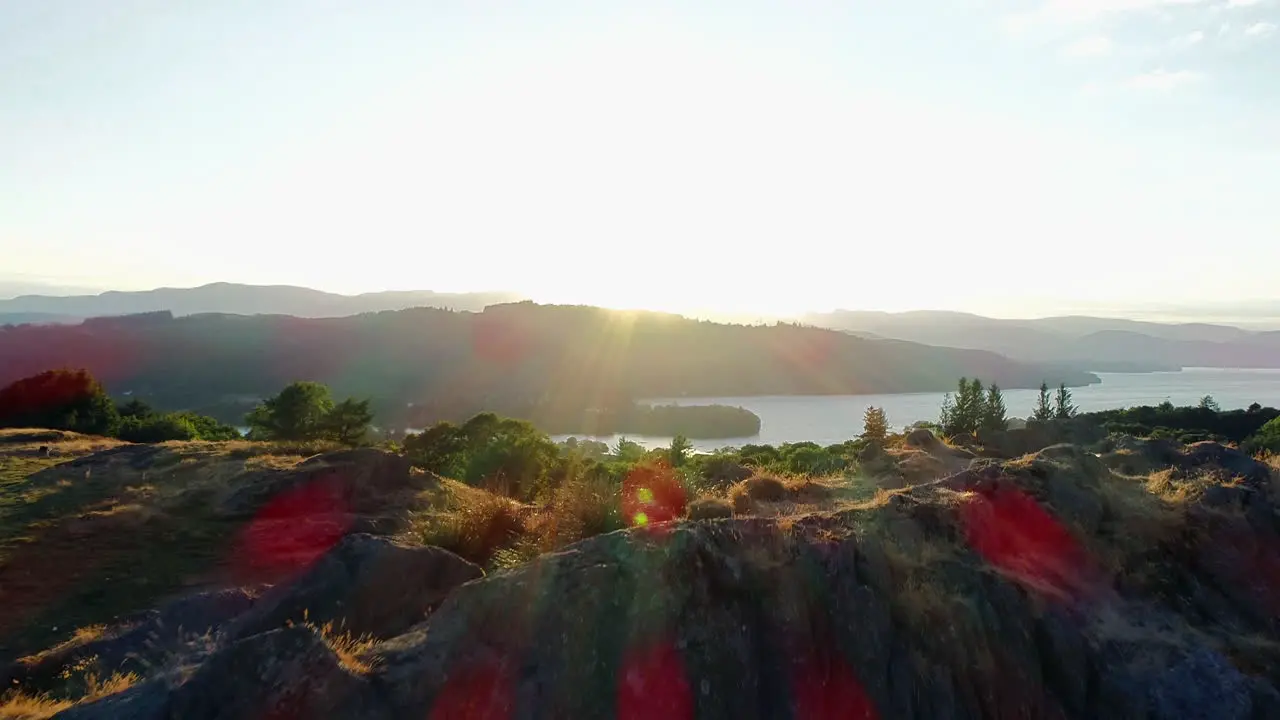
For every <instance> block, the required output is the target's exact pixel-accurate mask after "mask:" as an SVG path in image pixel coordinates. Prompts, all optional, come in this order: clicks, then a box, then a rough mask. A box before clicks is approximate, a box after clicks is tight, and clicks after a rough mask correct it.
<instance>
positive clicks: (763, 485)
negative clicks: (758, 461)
mask: <svg viewBox="0 0 1280 720" xmlns="http://www.w3.org/2000/svg"><path fill="white" fill-rule="evenodd" d="M738 488H741V489H742V491H743V492H745V493H746V495H747V497H749V498H751V499H752V500H755V501H757V502H782V501H783V500H786V499H787V486H786V484H784V483H783V482H782V481H781V480H779V479H778V478H776V477H774V476H772V475H753V476H751V477H749V478H747V479H746V480H743V481H742V482H740V483H738V485H737V486H736V487H735V488H734V489H735V490H736V489H738Z"/></svg>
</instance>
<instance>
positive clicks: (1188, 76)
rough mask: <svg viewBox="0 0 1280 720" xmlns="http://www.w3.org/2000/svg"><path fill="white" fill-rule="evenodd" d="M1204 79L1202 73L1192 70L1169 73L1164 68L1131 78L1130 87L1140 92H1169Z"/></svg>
mask: <svg viewBox="0 0 1280 720" xmlns="http://www.w3.org/2000/svg"><path fill="white" fill-rule="evenodd" d="M1202 79H1204V75H1203V74H1202V73H1198V72H1193V71H1191V70H1175V71H1172V72H1171V71H1169V70H1165V69H1164V68H1160V69H1159V70H1153V71H1152V72H1149V73H1143V74H1141V75H1136V76H1134V77H1133V78H1130V80H1129V85H1130V86H1132V87H1134V88H1135V89H1138V90H1155V91H1169V90H1175V89H1177V88H1180V87H1183V86H1185V85H1190V84H1192V83H1196V82H1199V81H1200V80H1202Z"/></svg>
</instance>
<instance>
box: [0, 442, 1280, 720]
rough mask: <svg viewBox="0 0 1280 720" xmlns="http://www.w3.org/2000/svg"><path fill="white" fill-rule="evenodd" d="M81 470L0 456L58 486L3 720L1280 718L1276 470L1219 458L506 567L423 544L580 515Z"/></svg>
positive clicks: (1060, 471)
mask: <svg viewBox="0 0 1280 720" xmlns="http://www.w3.org/2000/svg"><path fill="white" fill-rule="evenodd" d="M6 442H7V446H6V445H4V443H6ZM36 442H42V443H45V444H46V446H47V447H49V448H51V449H52V452H53V453H56V454H57V455H58V457H56V458H54V459H49V457H48V456H47V455H45V454H38V453H35V451H36V448H35V447H34V444H35V443H36ZM90 444H91V443H90V439H86V438H78V437H56V438H52V439H50V438H45V437H38V436H37V434H33V433H29V434H28V436H25V437H15V436H14V435H13V434H12V433H11V434H9V435H8V436H6V437H4V438H0V462H4V463H6V467H9V468H12V467H13V466H12V462H13V461H15V460H18V461H21V462H24V463H30V462H35V463H37V464H39V465H40V466H41V467H39V468H37V467H30V468H28V469H27V470H18V471H13V470H12V469H11V470H10V471H8V472H6V474H5V475H4V476H3V477H2V479H3V482H2V483H0V499H2V500H3V504H0V508H3V509H4V514H2V515H0V553H2V554H0V579H3V580H4V582H3V584H0V601H3V602H4V603H5V607H6V614H5V616H4V625H3V626H0V646H3V647H5V648H7V649H9V650H10V652H9V653H8V657H9V658H13V657H14V656H16V655H23V654H25V655H26V656H25V657H23V658H21V659H20V660H18V661H16V662H13V663H12V664H6V663H5V662H4V660H5V658H4V657H3V656H4V655H5V653H0V680H2V681H4V685H5V686H6V687H8V688H10V690H9V691H8V692H7V693H5V694H4V695H3V696H0V716H4V717H15V718H32V719H35V718H46V717H49V716H50V715H52V714H53V713H54V712H56V711H59V710H63V711H65V712H64V714H62V715H59V716H58V717H62V718H66V719H67V720H75V719H79V720H86V719H87V720H102V719H106V718H120V717H130V718H137V719H139V720H150V719H153V718H154V719H155V720H160V719H161V718H169V717H182V718H207V719H209V720H224V719H225V720H232V719H233V718H241V717H280V716H286V715H287V716H289V717H345V718H379V719H391V718H424V717H426V718H464V717H475V718H493V717H514V716H515V715H514V714H513V713H514V712H515V711H516V709H517V708H522V709H524V710H526V711H530V712H533V713H537V714H545V715H546V716H549V717H619V718H649V717H664V718H680V719H682V720H691V719H692V718H694V717H699V718H743V717H745V718H806V720H845V719H847V718H974V717H1033V718H1064V719H1065V718H1090V719H1092V718H1133V717H1144V718H1154V719H1159V720H1165V719H1168V720H1174V719H1178V720H1181V719H1182V718H1221V719H1224V720H1253V719H1255V718H1258V719H1260V718H1269V717H1276V716H1277V713H1280V626H1278V625H1277V620H1276V617H1277V616H1276V614H1275V608H1276V607H1277V606H1278V603H1280V582H1277V578H1280V575H1278V574H1277V564H1276V557H1277V549H1280V527H1278V524H1277V521H1276V517H1277V513H1276V502H1277V498H1276V493H1277V489H1276V483H1275V478H1274V476H1273V472H1274V470H1273V469H1272V468H1269V467H1267V466H1266V465H1264V464H1262V463H1259V462H1257V461H1255V460H1253V459H1251V458H1248V457H1247V456H1244V455H1242V454H1240V453H1238V452H1236V451H1233V450H1231V449H1229V448H1224V447H1222V446H1220V445H1217V444H1215V443H1199V444H1196V445H1191V446H1185V447H1184V446H1179V445H1176V444H1172V443H1167V442H1160V441H1147V440H1136V439H1133V438H1112V439H1110V440H1107V441H1105V442H1103V443H1101V444H1097V445H1093V446H1090V447H1087V448H1084V447H1078V446H1074V445H1053V446H1049V447H1042V448H1041V449H1039V450H1037V451H1035V452H1033V453H1031V454H1029V455H1025V456H1020V457H1010V456H1004V455H999V454H996V455H991V454H990V453H988V452H983V453H982V454H983V455H985V457H983V456H980V457H977V458H975V457H974V454H973V453H972V452H970V451H966V450H962V449H958V448H951V447H948V446H945V445H943V444H942V443H940V442H938V441H937V440H935V439H933V438H932V437H931V436H929V435H928V433H915V434H913V435H911V436H908V437H906V438H905V439H903V440H901V441H899V443H898V444H894V445H892V446H890V447H889V448H888V449H887V450H886V451H884V453H883V454H880V455H868V456H867V457H866V459H865V460H864V461H862V462H861V463H860V464H859V465H858V466H857V467H854V468H851V469H850V471H849V472H847V473H844V474H840V475H834V476H828V477H822V478H816V479H813V478H809V479H796V480H789V481H787V482H785V483H779V482H778V481H777V480H774V481H772V482H773V483H775V485H773V486H771V485H770V484H769V483H766V482H763V480H762V478H760V477H753V478H750V479H748V480H744V481H742V482H740V483H738V484H736V485H733V486H731V487H730V488H722V489H720V490H718V491H713V492H715V493H717V494H716V495H712V496H709V497H707V498H705V499H704V500H703V501H700V503H704V504H705V503H716V502H718V503H722V505H723V508H724V509H723V512H717V513H715V514H714V515H713V514H707V513H706V512H705V511H704V510H700V509H696V508H697V507H698V506H699V504H698V503H695V504H692V505H690V506H689V507H688V509H687V512H685V511H683V510H682V511H681V512H680V513H679V514H678V515H677V516H676V518H675V519H674V520H672V521H670V522H659V523H650V524H646V523H640V524H639V525H638V526H636V527H632V528H631V529H627V530H622V531H617V532H606V533H605V534H602V535H597V536H594V537H591V536H589V535H590V534H588V536H585V539H582V540H580V541H578V542H576V543H574V544H572V545H570V546H569V547H568V548H567V549H566V550H565V551H564V552H553V553H547V554H538V553H537V548H536V547H535V548H534V552H533V553H532V554H529V553H527V552H525V551H523V550H520V551H519V552H516V553H514V555H515V557H513V558H511V559H504V560H503V561H502V562H501V563H499V564H496V565H494V564H490V565H489V566H488V570H487V572H486V570H485V569H483V568H481V567H479V566H478V565H475V564H473V563H471V562H468V561H467V560H465V559H464V558H462V557H459V556H457V555H454V554H453V553H451V552H448V551H446V550H443V549H441V548H440V547H436V546H433V545H430V544H424V541H427V540H439V539H441V538H442V537H443V536H441V535H440V534H438V533H435V534H421V533H414V532H404V530H405V528H406V527H408V526H412V524H413V523H414V522H416V521H415V519H414V518H415V517H421V516H423V515H424V514H432V513H447V514H452V515H453V516H455V517H459V518H465V517H467V513H469V512H472V511H477V512H476V513H474V514H477V515H478V514H479V512H478V511H480V510H481V509H482V508H494V507H499V506H500V507H501V508H505V509H501V510H498V511H496V512H495V514H493V515H492V516H491V517H493V518H505V519H504V520H502V522H504V523H508V524H509V527H511V528H512V532H513V533H515V532H520V533H525V532H534V531H532V530H528V529H526V528H530V527H542V528H543V530H541V531H540V532H546V531H547V529H548V528H551V529H554V528H559V527H563V526H564V523H563V521H564V520H566V519H569V518H572V517H578V518H580V519H582V518H586V517H588V516H587V515H585V514H583V513H584V512H585V511H586V510H588V509H589V508H588V507H587V506H583V505H575V504H573V503H569V504H565V503H561V502H553V503H551V504H549V505H547V506H545V507H536V506H531V507H517V506H515V505H512V504H510V503H508V502H507V501H504V500H502V499H500V498H495V497H494V496H490V495H488V494H487V493H484V492H482V491H479V490H476V489H474V488H466V487H465V486H461V485H459V484H458V483H455V482H453V481H449V480H445V479H442V478H437V477H434V476H431V475H429V474H423V473H421V472H419V471H416V470H412V469H410V468H409V467H408V465H407V464H406V463H405V462H404V460H403V459H402V458H399V457H397V456H395V455H391V454H388V453H384V452H380V451H377V450H361V451H354V452H339V453H327V454H322V455H318V456H314V457H310V458H305V459H304V458H303V457H300V456H298V455H296V454H292V455H291V451H290V450H289V449H288V448H283V447H275V446H260V449H256V450H255V448H254V446H253V445H251V444H248V443H232V444H228V445H221V446H220V445H210V444H177V445H168V446H158V447H146V446H131V445H120V446H116V447H109V446H108V447H107V448H105V449H99V450H98V451H97V452H94V449H93V448H92V447H90V446H89V445H90ZM64 445H65V447H64ZM292 452H294V453H296V452H297V450H294V451H292ZM29 453H30V454H29ZM922 460H924V461H926V462H921V461H922ZM908 465H910V466H911V467H913V468H916V470H917V472H915V473H914V474H913V476H912V477H909V478H907V479H906V480H905V482H904V478H903V476H901V475H900V474H899V472H898V470H900V469H903V468H906V467H907V466H908ZM926 467H929V468H932V469H931V470H929V471H923V470H922V468H926ZM895 468H897V469H895ZM88 471H92V472H88ZM81 478H86V480H85V481H84V482H83V483H82V482H81V480H80V479H81ZM88 478H91V480H89V479H88ZM82 484H83V487H82V486H81V485H82ZM887 488H894V489H887ZM725 494H727V495H728V497H729V498H731V499H732V503H731V505H732V509H731V510H730V509H729V506H730V503H725V502H724V501H723V500H721V499H719V498H720V497H723V495H725ZM740 500H741V501H742V502H739V501H740ZM623 502H624V503H625V502H626V501H625V500H623ZM597 504H598V503H597ZM592 507H594V506H592ZM557 508H576V509H572V510H571V512H573V513H578V514H577V515H563V514H562V515H557V513H560V512H562V511H561V510H559V509H557ZM484 512H490V510H484ZM695 513H697V514H699V515H700V516H701V517H704V518H705V517H717V518H719V519H709V520H708V519H704V520H693V519H690V517H688V516H692V515H694V514H695ZM544 514H545V515H544ZM539 518H541V519H542V520H540V519H539ZM552 518H558V521H557V522H550V523H547V522H545V520H549V519H552ZM538 522H543V524H542V525H540V526H539V525H537V523H538ZM490 527H497V526H494V525H491V526H490ZM606 530H607V528H606ZM519 540H520V538H519V537H517V536H514V535H513V536H512V537H510V538H508V539H505V540H500V542H503V543H517V544H516V545H514V546H513V548H515V549H519V548H520V547H522V546H521V545H519V544H518V542H519ZM558 547H559V546H556V545H552V546H551V549H558ZM505 557H506V556H504V558H505ZM37 567H38V568H42V569H43V571H42V572H33V571H32V569H34V568H37ZM125 578H127V580H125ZM53 643H57V644H56V645H53V646H52V647H48V649H46V650H43V651H41V652H33V651H35V650H37V649H39V648H40V647H46V646H48V645H51V644H53ZM27 653H32V654H27ZM5 713H7V714H5Z"/></svg>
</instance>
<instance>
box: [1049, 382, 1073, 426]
mask: <svg viewBox="0 0 1280 720" xmlns="http://www.w3.org/2000/svg"><path fill="white" fill-rule="evenodd" d="M1053 416H1054V417H1055V418H1057V419H1059V420H1066V419H1067V418H1073V417H1075V416H1076V406H1075V405H1073V404H1072V403H1071V391H1070V390H1068V389H1067V384H1066V383H1062V384H1060V385H1058V396H1057V398H1055V399H1054V409H1053Z"/></svg>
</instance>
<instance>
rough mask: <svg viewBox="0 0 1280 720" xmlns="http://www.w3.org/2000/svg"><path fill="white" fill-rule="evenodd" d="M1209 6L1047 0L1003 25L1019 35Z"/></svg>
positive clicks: (1176, 0)
mask: <svg viewBox="0 0 1280 720" xmlns="http://www.w3.org/2000/svg"><path fill="white" fill-rule="evenodd" d="M1208 2H1209V0H1044V2H1042V3H1041V4H1040V6H1039V7H1037V8H1035V9H1034V10H1029V11H1026V12H1022V13H1016V14H1013V15H1009V16H1006V17H1005V18H1004V19H1003V25H1004V27H1005V29H1006V30H1008V31H1010V32H1013V33H1015V34H1017V33H1021V32H1023V31H1025V30H1027V29H1028V28H1029V27H1031V26H1034V25H1037V24H1043V23H1057V24H1072V23H1089V22H1093V21H1096V20H1099V19H1101V18H1105V17H1108V16H1114V15H1120V14H1124V13H1134V12H1143V11H1146V12H1153V13H1159V14H1163V13H1164V12H1165V11H1166V10H1168V9H1172V8H1177V7H1193V6H1196V5H1202V4H1207V3H1208ZM1167 19H1168V18H1166V20H1167Z"/></svg>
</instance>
